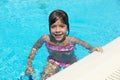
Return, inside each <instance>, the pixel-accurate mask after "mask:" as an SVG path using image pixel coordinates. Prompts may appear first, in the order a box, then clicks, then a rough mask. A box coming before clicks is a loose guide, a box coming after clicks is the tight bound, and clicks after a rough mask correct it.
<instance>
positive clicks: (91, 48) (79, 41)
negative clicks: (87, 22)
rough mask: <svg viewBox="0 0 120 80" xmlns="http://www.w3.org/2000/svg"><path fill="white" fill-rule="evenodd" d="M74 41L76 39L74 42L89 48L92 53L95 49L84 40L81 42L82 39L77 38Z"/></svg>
mask: <svg viewBox="0 0 120 80" xmlns="http://www.w3.org/2000/svg"><path fill="white" fill-rule="evenodd" d="M73 39H74V42H75V43H76V44H80V45H82V46H84V47H85V48H87V49H89V50H91V51H92V50H93V49H94V47H92V46H91V45H90V44H88V43H87V42H85V41H83V40H80V39H78V38H75V37H74V38H73Z"/></svg>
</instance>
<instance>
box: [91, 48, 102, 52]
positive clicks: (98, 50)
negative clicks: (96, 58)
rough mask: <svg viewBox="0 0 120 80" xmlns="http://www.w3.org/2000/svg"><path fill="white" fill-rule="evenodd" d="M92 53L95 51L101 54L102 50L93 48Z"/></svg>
mask: <svg viewBox="0 0 120 80" xmlns="http://www.w3.org/2000/svg"><path fill="white" fill-rule="evenodd" d="M94 51H97V52H100V53H102V52H103V49H102V48H101V47H96V48H93V49H92V52H94Z"/></svg>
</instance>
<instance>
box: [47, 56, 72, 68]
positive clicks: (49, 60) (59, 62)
mask: <svg viewBox="0 0 120 80" xmlns="http://www.w3.org/2000/svg"><path fill="white" fill-rule="evenodd" d="M48 62H50V63H55V64H56V65H58V66H60V67H68V66H70V65H71V64H70V63H65V62H62V61H58V60H55V59H53V58H52V57H51V56H49V57H48Z"/></svg>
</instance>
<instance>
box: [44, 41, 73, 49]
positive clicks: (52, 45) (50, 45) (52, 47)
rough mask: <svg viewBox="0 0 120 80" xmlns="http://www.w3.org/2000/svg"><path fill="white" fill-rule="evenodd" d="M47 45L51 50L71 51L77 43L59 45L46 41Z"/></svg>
mask: <svg viewBox="0 0 120 80" xmlns="http://www.w3.org/2000/svg"><path fill="white" fill-rule="evenodd" d="M46 47H47V48H48V49H50V50H55V51H71V50H74V49H75V44H70V45H66V46H57V45H54V44H51V43H48V42H46Z"/></svg>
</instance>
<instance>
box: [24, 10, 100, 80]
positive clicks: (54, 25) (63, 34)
mask: <svg viewBox="0 0 120 80" xmlns="http://www.w3.org/2000/svg"><path fill="white" fill-rule="evenodd" d="M49 31H50V34H49V35H44V36H42V37H41V38H40V39H39V40H38V41H37V42H36V43H35V45H34V46H33V48H32V50H31V53H30V56H29V58H28V64H27V69H26V74H31V75H32V74H33V73H34V69H33V67H32V60H33V59H34V56H35V54H36V51H37V50H38V49H39V48H41V46H42V45H43V43H45V44H46V47H47V49H48V52H49V56H48V63H47V65H46V67H45V68H44V70H43V72H42V74H41V80H46V79H47V78H48V77H50V76H52V75H53V74H55V73H57V72H58V71H60V69H61V67H68V66H69V65H71V64H73V63H74V62H76V61H77V60H78V59H77V58H76V55H75V54H74V49H75V45H76V44H79V45H82V46H83V47H85V48H87V49H89V50H90V51H92V52H93V51H98V52H102V48H101V47H97V48H94V47H92V46H90V45H89V44H88V43H86V42H84V41H83V40H81V39H78V38H76V37H71V36H68V35H69V21H68V15H67V13H66V12H64V11H63V10H55V11H53V12H52V13H51V14H50V16H49Z"/></svg>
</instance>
